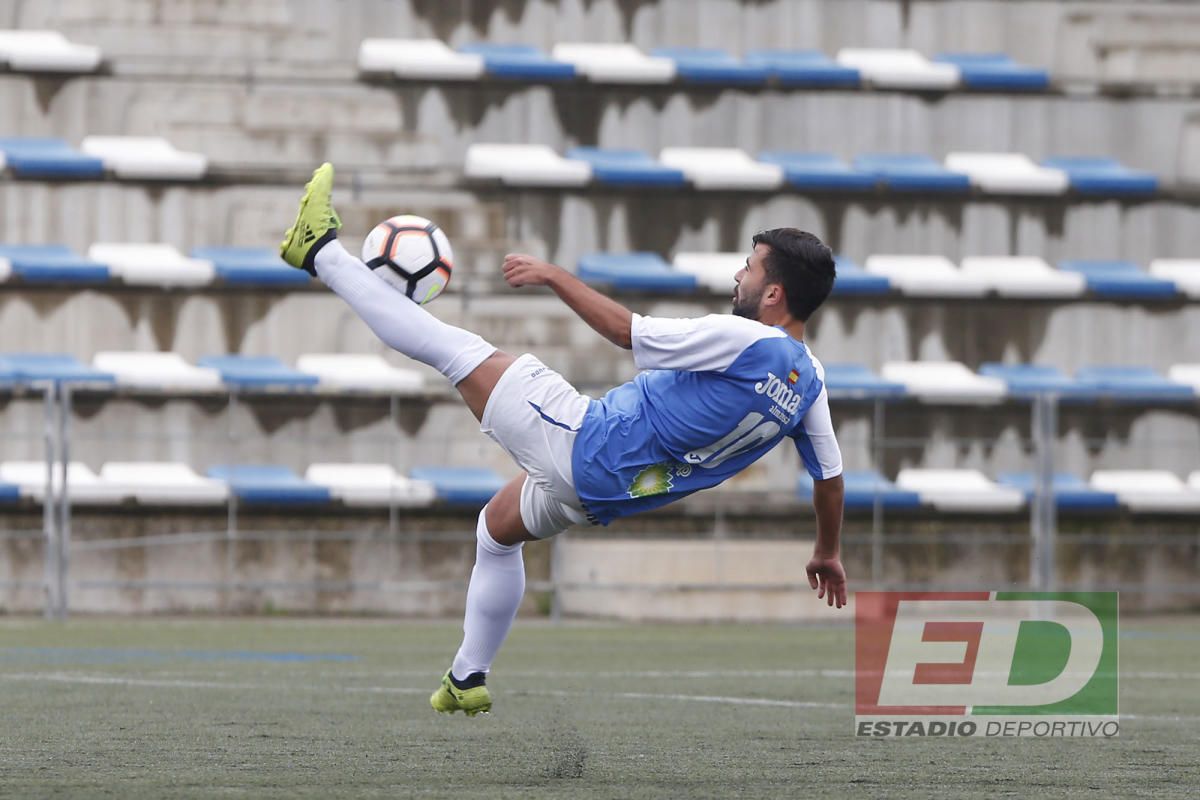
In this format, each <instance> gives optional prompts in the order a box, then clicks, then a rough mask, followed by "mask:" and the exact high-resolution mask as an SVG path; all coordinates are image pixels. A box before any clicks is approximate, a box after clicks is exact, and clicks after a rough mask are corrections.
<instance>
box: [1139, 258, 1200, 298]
mask: <svg viewBox="0 0 1200 800" xmlns="http://www.w3.org/2000/svg"><path fill="white" fill-rule="evenodd" d="M1149 272H1150V275H1151V276H1152V277H1154V278H1158V279H1160V280H1164V281H1171V282H1172V283H1174V284H1175V286H1176V287H1177V288H1178V289H1179V291H1180V292H1182V293H1183V294H1185V295H1187V296H1188V297H1189V298H1191V299H1192V300H1197V299H1200V260H1198V259H1190V258H1156V259H1154V260H1153V261H1151V262H1150V269H1149Z"/></svg>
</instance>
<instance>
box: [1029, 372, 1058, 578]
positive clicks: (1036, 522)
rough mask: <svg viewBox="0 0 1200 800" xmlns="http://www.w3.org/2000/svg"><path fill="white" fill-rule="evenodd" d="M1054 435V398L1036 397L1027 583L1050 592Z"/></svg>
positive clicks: (1053, 540)
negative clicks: (1028, 580) (1028, 581)
mask: <svg viewBox="0 0 1200 800" xmlns="http://www.w3.org/2000/svg"><path fill="white" fill-rule="evenodd" d="M1057 433H1058V397H1057V396H1056V395H1054V394H1049V393H1048V394H1038V395H1036V396H1035V397H1034V400H1033V425H1032V434H1033V451H1034V472H1033V498H1032V500H1033V502H1032V503H1031V504H1030V534H1031V542H1030V548H1029V579H1030V583H1032V584H1033V588H1035V589H1038V590H1040V591H1050V590H1051V589H1053V588H1054V583H1055V549H1056V545H1057V539H1058V530H1057V526H1058V514H1057V511H1058V509H1057V505H1058V504H1057V503H1056V502H1055V498H1054V445H1055V441H1054V439H1055V436H1056V435H1057Z"/></svg>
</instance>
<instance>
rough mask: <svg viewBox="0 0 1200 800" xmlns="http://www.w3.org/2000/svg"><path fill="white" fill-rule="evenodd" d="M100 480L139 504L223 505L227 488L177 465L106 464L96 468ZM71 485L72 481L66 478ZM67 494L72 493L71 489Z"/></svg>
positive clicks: (143, 462)
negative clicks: (98, 470)
mask: <svg viewBox="0 0 1200 800" xmlns="http://www.w3.org/2000/svg"><path fill="white" fill-rule="evenodd" d="M99 477H100V481H101V483H103V484H104V485H105V486H106V487H107V488H108V489H109V490H111V491H112V492H113V493H115V494H120V495H121V496H123V497H131V498H133V500H135V501H136V502H138V503H140V504H142V505H151V506H153V505H166V506H209V505H224V504H225V502H226V501H227V500H228V499H229V487H228V486H227V485H226V484H225V483H224V481H219V480H214V479H212V478H205V477H203V476H201V475H198V474H196V472H195V471H193V470H192V468H191V467H189V466H187V465H186V464H182V463H179V462H174V461H169V462H151V461H110V462H108V463H106V464H104V465H103V466H101V467H100V476H99ZM68 480H69V481H71V482H72V483H73V481H74V478H73V477H72V476H68ZM69 491H70V492H71V493H72V494H74V492H75V487H74V486H73V485H71V486H70V487H69Z"/></svg>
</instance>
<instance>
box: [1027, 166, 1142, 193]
mask: <svg viewBox="0 0 1200 800" xmlns="http://www.w3.org/2000/svg"><path fill="white" fill-rule="evenodd" d="M1042 166H1043V167H1052V168H1053V169H1061V170H1062V171H1063V172H1065V173H1067V179H1068V180H1070V182H1071V189H1073V190H1074V191H1076V192H1079V193H1080V194H1098V195H1105V196H1111V195H1148V194H1154V193H1155V192H1157V191H1158V178H1157V177H1156V176H1155V175H1152V174H1151V173H1149V172H1143V171H1141V170H1135V169H1130V168H1129V167H1126V166H1123V165H1122V164H1121V163H1120V162H1118V161H1117V160H1116V159H1114V158H1079V157H1059V158H1046V159H1043V160H1042Z"/></svg>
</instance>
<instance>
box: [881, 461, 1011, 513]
mask: <svg viewBox="0 0 1200 800" xmlns="http://www.w3.org/2000/svg"><path fill="white" fill-rule="evenodd" d="M896 485H897V486H898V487H899V488H900V489H903V490H907V491H910V492H916V493H917V494H918V495H920V497H921V501H922V502H923V503H926V504H928V505H931V506H933V507H934V508H936V509H937V510H939V511H948V512H955V513H971V514H975V513H980V514H983V513H1006V512H1012V511H1018V510H1020V509H1021V508H1023V507H1024V506H1025V493H1024V492H1023V491H1021V490H1020V489H1016V488H1013V487H1012V486H1002V485H1000V484H998V483H995V482H994V481H991V480H989V479H988V478H987V477H986V476H985V475H984V474H983V473H982V472H979V471H978V470H973V469H902V470H900V474H898V475H897V476H896Z"/></svg>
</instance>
